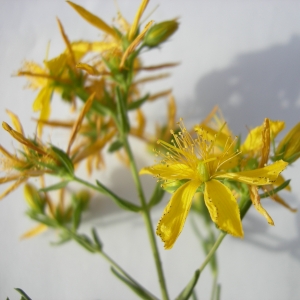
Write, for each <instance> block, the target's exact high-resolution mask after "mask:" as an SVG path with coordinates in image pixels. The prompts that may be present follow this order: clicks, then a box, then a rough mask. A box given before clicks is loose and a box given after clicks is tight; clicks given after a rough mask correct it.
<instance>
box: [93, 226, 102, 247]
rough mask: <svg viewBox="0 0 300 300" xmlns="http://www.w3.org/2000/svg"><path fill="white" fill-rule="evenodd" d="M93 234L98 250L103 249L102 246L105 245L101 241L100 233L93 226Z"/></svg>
mask: <svg viewBox="0 0 300 300" xmlns="http://www.w3.org/2000/svg"><path fill="white" fill-rule="evenodd" d="M92 235H93V239H94V242H95V244H96V245H97V248H98V250H99V251H101V250H102V247H103V244H102V242H101V241H100V238H99V236H98V233H97V231H96V229H95V228H94V227H93V228H92Z"/></svg>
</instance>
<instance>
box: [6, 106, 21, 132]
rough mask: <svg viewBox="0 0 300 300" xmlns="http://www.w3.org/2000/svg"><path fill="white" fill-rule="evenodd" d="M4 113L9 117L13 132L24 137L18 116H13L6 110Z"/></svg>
mask: <svg viewBox="0 0 300 300" xmlns="http://www.w3.org/2000/svg"><path fill="white" fill-rule="evenodd" d="M6 113H7V114H8V115H9V117H10V119H11V122H12V124H13V126H14V128H15V130H16V131H18V132H19V133H21V134H23V135H24V132H23V127H22V125H21V122H20V120H19V118H18V116H17V115H15V114H14V113H13V112H11V111H10V110H8V109H7V110H6Z"/></svg>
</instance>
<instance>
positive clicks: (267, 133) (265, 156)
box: [258, 118, 271, 168]
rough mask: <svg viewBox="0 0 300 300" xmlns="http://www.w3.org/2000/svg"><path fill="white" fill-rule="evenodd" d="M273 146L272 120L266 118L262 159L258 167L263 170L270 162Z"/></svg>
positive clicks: (263, 131)
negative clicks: (271, 147)
mask: <svg viewBox="0 0 300 300" xmlns="http://www.w3.org/2000/svg"><path fill="white" fill-rule="evenodd" d="M270 146H271V132H270V120H269V119H268V118H265V121H264V124H263V130H262V146H261V158H260V162H259V165H258V167H259V168H262V167H263V166H265V165H266V164H267V162H268V160H269V154H270Z"/></svg>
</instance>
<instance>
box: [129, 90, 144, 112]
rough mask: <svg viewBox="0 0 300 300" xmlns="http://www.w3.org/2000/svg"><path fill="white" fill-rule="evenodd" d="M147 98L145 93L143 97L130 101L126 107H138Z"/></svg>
mask: <svg viewBox="0 0 300 300" xmlns="http://www.w3.org/2000/svg"><path fill="white" fill-rule="evenodd" d="M148 98H149V94H147V95H146V96H144V97H143V98H141V99H139V100H137V101H134V102H131V103H129V104H128V105H127V109H128V110H133V109H137V108H139V107H140V106H141V105H142V104H143V103H144V102H146V101H147V100H148Z"/></svg>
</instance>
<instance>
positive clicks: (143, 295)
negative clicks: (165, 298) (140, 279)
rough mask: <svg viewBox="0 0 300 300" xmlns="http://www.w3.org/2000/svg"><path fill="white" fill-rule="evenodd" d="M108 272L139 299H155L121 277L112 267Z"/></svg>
mask: <svg viewBox="0 0 300 300" xmlns="http://www.w3.org/2000/svg"><path fill="white" fill-rule="evenodd" d="M110 270H111V271H112V273H113V274H114V275H115V276H116V277H117V278H118V279H120V280H121V281H122V282H123V283H125V284H126V285H127V286H128V287H129V288H130V289H131V290H133V291H134V292H135V293H136V294H137V295H138V296H139V297H141V298H142V299H148V300H153V299H155V298H153V297H152V296H150V295H149V294H148V293H147V291H145V290H144V289H142V288H141V287H139V286H138V285H136V284H135V283H133V282H132V281H130V280H129V279H127V278H125V277H124V276H122V275H121V274H120V273H119V272H117V270H115V269H114V268H113V267H111V268H110Z"/></svg>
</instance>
